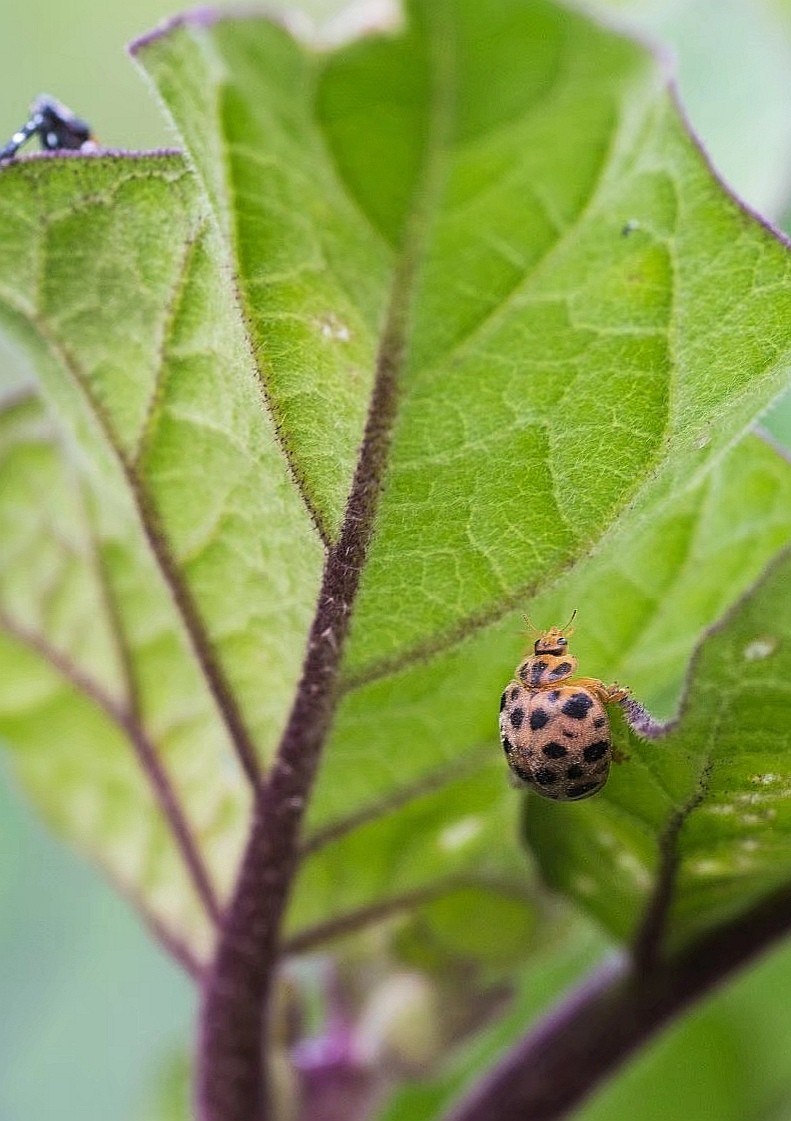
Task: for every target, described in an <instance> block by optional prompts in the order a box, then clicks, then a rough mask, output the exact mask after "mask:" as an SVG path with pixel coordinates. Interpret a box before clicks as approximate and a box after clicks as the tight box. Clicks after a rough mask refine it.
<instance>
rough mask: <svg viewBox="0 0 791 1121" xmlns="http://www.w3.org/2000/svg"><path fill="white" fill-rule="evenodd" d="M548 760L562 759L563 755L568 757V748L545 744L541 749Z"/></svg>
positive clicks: (556, 744) (553, 743) (552, 743)
mask: <svg viewBox="0 0 791 1121" xmlns="http://www.w3.org/2000/svg"><path fill="white" fill-rule="evenodd" d="M541 750H542V751H543V752H544V754H545V755H546V757H547V758H548V759H562V758H563V756H564V755H568V748H566V747H564V746H563V744H562V743H555V742H554V740H553V741H552V742H551V743H545V744H544V746H543V747H542V748H541Z"/></svg>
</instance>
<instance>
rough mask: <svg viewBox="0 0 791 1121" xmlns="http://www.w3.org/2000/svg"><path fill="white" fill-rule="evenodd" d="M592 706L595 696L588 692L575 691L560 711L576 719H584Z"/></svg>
mask: <svg viewBox="0 0 791 1121" xmlns="http://www.w3.org/2000/svg"><path fill="white" fill-rule="evenodd" d="M592 706H593V698H592V697H589V696H588V694H587V693H574V694H573V696H571V697H569V699H568V700H567V701H566V703H565V704H564V705H563V708H562V709H561V710H560V711H561V712H562V713H563V715H564V716H571V717H572V718H573V719H574V720H584V719H585V717H586V716H587V715H588V712H589V711H590V709H591V708H592Z"/></svg>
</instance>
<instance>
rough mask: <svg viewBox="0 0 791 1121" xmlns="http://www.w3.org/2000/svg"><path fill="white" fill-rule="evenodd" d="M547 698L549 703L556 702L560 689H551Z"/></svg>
mask: <svg viewBox="0 0 791 1121" xmlns="http://www.w3.org/2000/svg"><path fill="white" fill-rule="evenodd" d="M547 696H548V697H549V699H550V700H551V701H556V700H557V699H558V697H559V696H560V689H553V690H552V691H551V692H550V693H547Z"/></svg>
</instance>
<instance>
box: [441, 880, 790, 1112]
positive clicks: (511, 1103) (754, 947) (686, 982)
mask: <svg viewBox="0 0 791 1121" xmlns="http://www.w3.org/2000/svg"><path fill="white" fill-rule="evenodd" d="M789 930H791V888H789V887H786V888H783V889H782V890H780V891H777V892H775V893H774V894H772V895H771V896H769V897H768V898H767V899H765V900H764V901H763V902H761V903H759V904H758V905H757V906H755V907H753V908H751V909H750V910H749V911H748V912H746V913H745V914H743V915H740V916H739V917H738V918H736V919H733V920H732V921H731V922H730V923H727V924H726V925H725V926H722V927H719V928H718V929H717V930H716V931H715V932H713V933H711V934H707V935H704V936H703V937H702V938H700V939H698V941H696V942H695V943H693V944H692V945H691V946H688V947H687V948H685V949H684V950H682V951H681V952H680V953H678V954H676V955H674V956H673V957H671V958H669V959H667V960H666V961H664V962H659V963H657V964H655V965H654V967H653V968H652V969H651V971H650V972H649V973H636V972H635V971H634V969H633V966H632V964H631V962H630V961H629V959H627V958H621V959H618V960H617V962H616V963H615V964H612V963H610V964H608V965H607V966H605V967H604V968H602V969H600V970H598V971H597V972H596V973H595V974H594V975H593V976H592V977H591V978H589V979H588V980H587V981H586V982H584V983H583V985H582V986H581V987H580V988H578V989H576V990H575V991H574V992H573V993H572V994H571V995H570V996H569V997H567V998H566V999H565V1000H564V1001H562V1002H561V1003H560V1004H559V1005H558V1006H557V1007H556V1008H555V1009H553V1010H552V1011H551V1012H550V1013H549V1014H548V1015H547V1016H546V1017H545V1018H544V1019H543V1020H542V1021H541V1022H540V1023H539V1024H538V1025H537V1026H536V1027H535V1028H534V1029H533V1030H532V1031H530V1032H529V1033H528V1034H527V1035H526V1036H525V1037H524V1038H523V1039H522V1040H521V1042H519V1043H518V1044H517V1045H516V1046H515V1047H514V1048H513V1050H512V1051H511V1052H510V1053H509V1054H507V1055H506V1056H505V1057H504V1058H503V1059H502V1060H501V1062H500V1063H498V1064H497V1066H496V1067H495V1068H494V1069H493V1070H492V1071H491V1072H490V1073H489V1074H488V1075H487V1076H486V1077H485V1078H484V1079H483V1080H482V1081H480V1082H479V1083H478V1084H476V1085H475V1086H473V1087H472V1088H471V1089H470V1090H469V1092H468V1093H467V1094H466V1095H465V1096H464V1097H463V1098H462V1099H461V1100H460V1101H459V1102H458V1103H457V1104H456V1106H455V1107H454V1108H452V1109H451V1110H450V1112H449V1113H448V1114H447V1115H446V1117H445V1119H444V1121H526V1119H527V1118H529V1119H530V1121H557V1119H558V1118H561V1117H565V1116H566V1115H567V1114H568V1113H569V1112H570V1111H571V1110H572V1109H574V1108H576V1107H577V1106H579V1105H580V1103H581V1102H582V1101H583V1099H584V1098H586V1097H587V1096H588V1094H590V1093H591V1091H592V1090H594V1089H595V1087H596V1086H598V1084H599V1083H600V1082H601V1081H602V1080H603V1079H605V1078H606V1077H607V1076H608V1075H610V1074H612V1072H613V1071H614V1070H615V1069H616V1068H617V1067H618V1066H620V1064H621V1063H623V1062H624V1061H625V1060H626V1059H627V1058H628V1057H629V1055H631V1054H632V1052H633V1051H635V1050H637V1049H638V1048H639V1047H640V1046H642V1045H643V1044H644V1043H645V1042H646V1041H647V1040H648V1039H649V1038H650V1037H651V1036H652V1035H654V1033H655V1032H657V1031H658V1030H659V1029H660V1028H661V1027H662V1026H663V1025H664V1024H666V1023H667V1022H668V1021H669V1020H671V1019H672V1018H673V1017H675V1016H677V1015H679V1014H680V1013H681V1012H683V1011H684V1009H686V1008H687V1007H688V1006H689V1005H690V1004H692V1002H693V1001H695V1000H696V999H698V998H700V997H702V996H703V995H704V994H705V993H707V992H709V991H710V990H711V989H712V988H714V987H715V986H716V985H718V984H720V983H721V982H723V981H724V980H725V979H726V978H727V977H728V976H729V975H730V974H731V973H732V972H734V971H735V970H736V969H739V968H741V967H742V966H744V965H745V964H747V962H749V961H750V959H751V958H753V957H754V956H755V955H757V954H758V953H760V952H761V951H762V950H765V949H766V948H767V947H768V946H770V945H771V943H772V942H773V941H775V940H776V939H778V938H780V937H781V936H782V935H784V934H786V933H788V931H789Z"/></svg>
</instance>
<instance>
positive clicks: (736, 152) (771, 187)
mask: <svg viewBox="0 0 791 1121" xmlns="http://www.w3.org/2000/svg"><path fill="white" fill-rule="evenodd" d="M376 2H377V3H379V0H376ZM425 2H430V0H425ZM525 2H528V0H525ZM589 6H590V5H589ZM596 6H597V8H598V10H599V11H602V12H605V13H606V17H607V18H608V19H611V20H614V21H615V22H616V23H618V24H621V25H623V26H624V27H632V28H634V29H636V30H637V31H638V32H640V33H641V34H643V35H648V36H649V37H651V38H653V39H654V40H656V41H658V42H660V43H662V44H664V46H665V47H666V48H668V49H669V51H670V53H671V55H675V57H676V59H677V63H676V65H677V73H678V76H679V85H680V89H681V95H682V99H683V101H684V105H685V108H686V111H687V113H688V115H689V118H690V120H691V122H692V124H693V126H694V127H695V128H696V130H697V132H698V134H699V135H700V136H701V138H702V140H703V142H704V144H705V146H706V148H707V150H708V151H709V153H710V155H711V157H712V159H713V161H714V163H715V165H716V166H717V168H718V169H719V170H720V172H721V173H722V175H723V176H724V177H725V179H726V180H727V181H728V182H729V183H730V184H731V185H732V186H733V187H734V189H736V190H737V191H738V193H740V194H741V195H742V197H743V198H744V199H745V200H746V201H747V202H748V203H749V204H750V205H752V206H753V207H755V208H756V209H757V210H759V211H760V212H761V213H763V214H765V215H767V216H768V217H770V218H771V219H772V220H773V221H775V222H777V223H779V224H780V225H782V226H784V227H785V228H789V227H791V0H621V2H617V0H611V2H609V3H606V2H605V0H601V2H600V3H598V4H597V5H596ZM302 7H303V8H305V9H307V10H308V11H310V12H312V13H313V14H315V15H318V16H327V15H328V14H329V13H332V12H335V11H337V10H338V9H339V8H340V7H341V4H340V3H339V0H312V2H310V0H308V2H306V3H305V4H303V5H302ZM173 12H174V9H173V8H172V7H171V6H170V5H169V4H168V3H167V0H137V3H136V4H129V3H122V2H121V0H72V3H70V4H69V5H63V4H60V3H58V2H56V0H31V2H29V3H27V4H5V5H2V7H0V57H2V66H0V142H2V141H4V140H5V138H6V137H7V136H10V135H11V133H13V132H14V130H15V129H16V128H17V127H18V126H19V125H20V124H21V122H22V121H23V120H24V118H25V114H26V109H27V105H28V103H29V101H30V99H31V98H32V97H33V96H34V95H35V94H37V93H39V92H42V91H46V92H48V93H52V94H54V95H55V96H57V97H59V98H61V99H62V100H63V101H65V102H66V104H68V105H69V106H71V107H72V108H73V109H74V110H75V111H76V112H78V113H79V114H81V115H84V116H85V117H87V118H88V119H89V120H90V121H91V123H92V124H93V126H94V128H95V130H96V132H97V134H98V135H99V136H100V138H101V140H102V141H103V143H104V144H105V145H107V146H108V147H128V148H150V147H157V146H162V145H165V144H168V143H169V142H170V141H171V138H170V137H169V134H168V131H167V128H166V126H165V125H164V124H163V121H162V118H161V116H160V113H159V110H158V108H157V106H156V104H155V103H154V101H153V99H152V97H151V96H150V93H149V91H148V90H147V89H146V87H145V85H144V83H143V81H142V80H141V78H140V76H139V75H138V74H137V73H136V71H135V68H134V67H133V65H132V63H131V62H130V61H129V59H128V58H127V57H126V55H125V51H124V44H125V43H126V42H128V41H129V40H130V39H132V38H133V37H134V36H136V35H139V34H141V33H143V32H145V31H148V30H150V29H151V28H152V27H154V26H155V25H156V24H157V23H158V22H160V21H161V20H163V19H165V18H166V17H167V16H169V15H172V14H173ZM0 362H2V363H3V367H4V369H3V370H2V378H1V380H3V381H6V380H8V379H13V377H14V369H13V363H14V357H13V355H11V354H10V353H8V352H6V350H5V349H0ZM767 424H768V425H769V427H770V428H771V429H772V431H773V432H774V433H775V435H776V436H778V437H779V438H781V439H783V440H784V442H785V443H786V445H787V446H791V401H790V400H789V399H788V398H786V400H784V401H783V402H780V403H779V404H778V406H776V408H775V409H774V410H773V412H772V413H771V414H770V416H769V417H768V418H767ZM0 823H1V824H0V1009H2V1013H1V1014H0V1121H55V1119H56V1118H57V1121H77V1119H79V1121H115V1119H118V1121H142V1119H143V1118H149V1117H151V1118H153V1117H154V1114H153V1113H149V1110H148V1106H147V1102H149V1101H150V1100H151V1095H152V1094H153V1093H154V1092H155V1090H154V1088H155V1086H156V1084H157V1082H158V1081H159V1080H160V1078H161V1075H162V1073H163V1072H165V1071H166V1070H167V1069H168V1067H169V1066H170V1065H171V1064H172V1060H173V1056H174V1055H178V1054H179V1053H180V1052H181V1051H183V1048H184V1045H185V1042H186V1041H188V1040H189V1038H190V1033H191V1030H192V1029H191V1024H192V1019H193V1016H194V997H193V993H192V988H191V985H190V984H189V983H188V982H187V980H186V979H185V978H184V977H183V976H182V974H181V973H180V971H179V970H178V969H177V968H176V967H175V966H173V965H171V964H170V962H169V961H168V960H167V959H166V958H165V956H164V954H163V953H162V952H161V951H160V950H159V949H158V948H157V946H156V945H155V944H154V943H153V942H152V941H151V939H150V938H149V936H148V935H147V933H146V932H145V931H144V930H143V928H142V926H141V925H140V923H139V922H138V920H137V918H136V916H135V914H134V913H133V911H132V910H131V909H130V908H129V907H128V906H127V905H126V904H125V903H124V901H123V900H121V899H119V898H117V896H116V895H115V894H114V892H113V891H112V890H111V889H110V888H109V887H108V886H107V885H106V884H105V883H104V882H103V881H102V880H101V879H100V878H99V877H98V876H97V875H96V874H95V872H94V871H93V870H92V869H91V868H89V867H88V866H86V865H85V864H83V863H82V862H80V860H79V859H78V857H76V856H75V855H73V854H72V853H71V852H68V851H65V850H63V849H62V848H61V847H60V846H59V845H58V843H57V841H56V840H54V839H53V838H51V837H50V836H49V835H47V834H46V833H45V831H44V830H43V829H42V827H41V826H40V825H39V824H38V823H37V822H36V820H35V819H34V818H33V816H32V814H31V813H30V812H29V811H28V810H27V808H26V807H25V806H24V804H23V803H22V801H21V799H20V798H18V796H17V794H16V792H15V790H14V789H13V786H12V784H11V783H10V782H9V781H8V780H7V777H6V775H5V773H4V772H2V771H0ZM790 995H791V947H788V948H782V949H780V950H779V951H778V952H776V953H774V954H772V955H770V956H769V957H767V958H766V959H765V960H764V961H763V962H761V963H760V964H759V965H758V966H757V967H755V968H754V969H753V970H751V971H749V972H748V973H745V974H743V975H742V976H741V977H740V978H739V979H738V980H737V981H736V983H735V984H733V985H731V986H729V988H728V989H727V990H726V991H724V992H723V993H722V994H721V995H720V996H718V997H717V998H715V999H714V1000H713V1001H710V1002H708V1003H707V1004H706V1005H705V1006H704V1007H703V1008H702V1009H700V1010H699V1011H697V1012H696V1013H695V1015H694V1016H691V1017H689V1018H688V1019H687V1020H686V1021H684V1023H683V1024H681V1025H680V1026H679V1027H677V1028H675V1029H674V1030H673V1031H671V1032H668V1033H666V1034H665V1035H664V1036H663V1037H662V1038H661V1039H660V1040H659V1041H658V1042H657V1043H656V1044H655V1045H654V1046H653V1047H651V1048H650V1049H649V1050H648V1051H647V1052H646V1053H645V1054H644V1055H643V1056H641V1058H640V1059H639V1061H637V1062H636V1063H634V1064H632V1065H631V1066H630V1067H629V1068H628V1069H627V1070H626V1071H625V1072H624V1073H623V1074H622V1075H621V1077H619V1078H618V1079H617V1080H615V1081H614V1082H613V1083H610V1084H609V1085H608V1086H607V1087H605V1088H604V1089H603V1090H602V1091H600V1092H599V1094H598V1095H597V1096H596V1097H595V1098H594V1099H593V1100H592V1102H591V1103H590V1104H589V1105H588V1106H587V1107H586V1108H585V1110H584V1111H583V1113H584V1116H585V1118H586V1119H590V1121H593V1119H594V1118H595V1119H596V1121H605V1118H606V1119H607V1121H614V1119H618V1118H624V1119H626V1118H628V1119H629V1121H632V1119H633V1118H635V1117H639V1118H640V1121H652V1119H654V1118H657V1119H659V1118H662V1119H663V1121H675V1119H679V1121H682V1119H683V1121H695V1119H697V1118H700V1119H701V1121H703V1119H704V1118H705V1119H706V1121H726V1119H727V1121H730V1119H733V1121H784V1119H789V1121H791V1017H790V1016H789V1014H788V1006H789V996H790Z"/></svg>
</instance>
